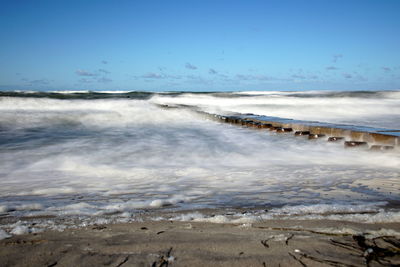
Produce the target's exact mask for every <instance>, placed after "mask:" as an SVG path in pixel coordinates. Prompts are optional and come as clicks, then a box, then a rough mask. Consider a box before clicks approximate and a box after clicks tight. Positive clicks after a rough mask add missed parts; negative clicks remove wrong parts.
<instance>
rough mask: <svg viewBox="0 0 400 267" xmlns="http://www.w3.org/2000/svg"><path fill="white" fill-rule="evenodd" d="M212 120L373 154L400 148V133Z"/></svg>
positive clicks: (271, 120) (264, 119)
mask: <svg viewBox="0 0 400 267" xmlns="http://www.w3.org/2000/svg"><path fill="white" fill-rule="evenodd" d="M209 116H212V117H213V118H215V119H217V120H219V121H221V122H226V123H231V124H237V125H243V126H247V127H254V128H259V129H268V130H270V131H275V132H277V133H292V134H294V135H295V136H305V137H307V138H308V139H321V138H324V139H326V140H327V141H329V142H342V143H343V144H344V146H345V147H366V148H369V149H371V150H392V149H395V148H396V149H398V148H399V147H400V130H389V129H380V128H372V127H364V126H353V125H342V124H331V123H321V122H312V121H301V120H292V119H285V118H277V117H268V116H258V115H253V114H240V115H239V114H238V115H232V116H223V115H218V114H209Z"/></svg>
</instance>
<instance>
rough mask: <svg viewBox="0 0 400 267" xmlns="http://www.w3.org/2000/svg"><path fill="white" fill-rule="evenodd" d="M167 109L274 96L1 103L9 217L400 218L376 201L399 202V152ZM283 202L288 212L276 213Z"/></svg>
mask: <svg viewBox="0 0 400 267" xmlns="http://www.w3.org/2000/svg"><path fill="white" fill-rule="evenodd" d="M393 94H394V93H393ZM265 95H266V97H269V95H268V94H265ZM262 97H264V96H262ZM271 97H272V95H271ZM274 97H275V98H277V101H278V102H277V103H278V104H279V102H280V101H281V102H282V103H284V102H285V101H286V102H288V103H292V104H293V101H292V100H291V98H289V96H285V95H284V94H278V96H274ZM317 100H318V99H317ZM345 100H346V99H345ZM168 101H175V103H178V102H179V103H184V104H195V105H201V106H202V107H203V108H207V109H211V108H217V107H218V108H222V109H224V112H225V111H227V110H229V109H230V108H234V109H236V108H240V105H244V106H246V105H249V106H254V105H256V104H257V103H255V102H257V101H260V103H261V102H263V101H266V100H265V99H264V98H259V96H255V98H254V99H253V98H249V99H247V98H246V97H244V98H243V99H242V97H241V96H239V99H237V98H224V97H222V96H218V97H215V96H212V95H191V94H184V95H182V96H175V97H168V96H166V95H165V96H162V97H161V96H159V97H155V98H153V99H152V100H151V101H145V100H125V99H106V100H56V99H46V98H15V97H14V98H12V97H2V98H0V126H1V127H0V129H1V131H0V138H2V139H1V140H5V141H4V142H3V143H1V144H0V148H1V149H0V213H6V214H8V215H10V216H16V217H20V216H29V217H31V218H35V216H36V217H37V216H59V217H76V218H78V219H79V220H83V219H82V218H83V217H85V216H86V217H93V218H92V220H94V218H96V219H98V217H100V219H104V220H108V219H109V218H110V217H112V218H114V217H115V220H123V221H129V220H131V219H132V220H133V219H136V217H135V216H136V214H137V213H138V212H140V211H143V210H149V211H158V210H163V209H177V210H187V209H195V210H196V209H201V208H211V209H218V208H221V207H222V208H224V207H233V208H241V207H251V208H254V207H265V208H267V209H269V210H270V212H269V213H267V214H261V215H257V217H254V218H252V217H251V216H250V215H246V216H245V215H243V216H238V217H237V218H235V219H232V218H229V217H224V215H218V214H217V215H216V216H215V217H210V218H208V217H204V218H202V217H201V216H200V215H199V218H197V219H196V218H195V219H196V220H207V221H209V222H226V221H232V220H233V221H235V220H236V221H235V222H236V223H251V221H252V220H256V219H260V218H263V219H268V218H273V217H279V216H286V217H288V218H291V217H293V218H296V219H297V218H301V217H304V218H327V216H331V217H330V218H339V219H344V220H347V219H348V220H359V221H368V220H370V221H374V220H375V221H382V222H390V221H396V222H397V221H398V220H399V219H398V214H397V213H396V212H392V213H391V211H384V210H383V211H381V210H379V209H380V207H379V208H376V207H378V206H379V205H375V206H374V207H371V206H368V205H367V204H368V203H371V202H373V203H375V202H377V201H380V200H383V201H389V200H398V199H399V197H398V190H399V188H400V182H399V181H398V175H399V170H400V157H399V155H398V153H397V152H393V153H391V152H389V153H369V152H367V151H354V150H345V149H343V147H342V146H340V145H337V144H330V143H327V142H324V141H323V140H317V141H316V142H310V141H308V140H306V139H303V138H295V137H294V136H292V135H285V134H283V135H280V134H276V133H271V132H269V131H256V130H252V129H247V128H241V127H236V126H233V125H228V124H221V123H217V122H214V121H209V120H207V119H205V118H204V117H202V116H200V115H198V114H196V113H194V112H191V111H189V110H182V109H167V110H165V109H161V108H159V107H157V106H155V105H153V103H154V102H163V103H167V102H168ZM235 101H237V102H236V103H237V107H235V105H234V103H235ZM246 101H247V102H246ZM268 101H270V100H268ZM290 101H292V102H290ZM301 101H305V102H304V103H305V104H307V103H309V102H307V101H309V100H301ZM318 101H319V100H318ZM318 101H317V102H318ZM321 101H322V100H321ZM324 101H325V100H324ZM335 101H337V100H333V102H335ZM363 101H364V100H363ZM365 101H366V100H365ZM370 101H372V102H373V101H375V100H373V99H372V100H370ZM384 101H388V100H387V99H386V100H384ZM396 101H397V100H395V101H394V102H393V103H394V104H395V103H397V102H396ZM322 102H323V101H322ZM322 102H321V103H322ZM389 102H390V101H389ZM342 104H343V103H342ZM321 105H322V104H321ZM357 105H359V104H356V106H357ZM226 107H228V109H226V110H225V108H226ZM390 107H391V104H390V105H388V106H387V108H390ZM243 110H246V107H243ZM289 110H290V108H289ZM395 110H396V109H395ZM323 112H328V111H327V110H326V111H323ZM368 112H370V111H368ZM378 113H379V110H378ZM370 114H371V112H370ZM299 204H303V205H299ZM310 204H317V205H315V206H310ZM355 204H357V205H359V206H355ZM282 205H287V206H284V207H283V208H281V209H280V210H279V209H278V210H275V209H271V208H270V207H271V206H282ZM318 205H319V206H318ZM383 205H384V204H383ZM383 205H382V206H383ZM314 210H315V211H318V212H320V213H318V212H314ZM321 211H324V214H322V213H321ZM365 212H373V213H375V214H362V213H365ZM340 213H348V214H340ZM350 213H351V214H350ZM357 213H359V214H357ZM113 216H114V217H113ZM260 216H261V217H260ZM263 216H264V217H263ZM307 216H308V217H307ZM335 216H336V217H335ZM338 216H339V217H338ZM340 216H341V217H340ZM368 218H369V219H368ZM85 223H86V224H90V222H86V221H85ZM48 225H49V226H48V227H55V226H51V224H48Z"/></svg>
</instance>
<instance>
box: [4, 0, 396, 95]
mask: <svg viewBox="0 0 400 267" xmlns="http://www.w3.org/2000/svg"><path fill="white" fill-rule="evenodd" d="M399 14H400V1H397V0H375V1H369V0H362V1H361V0H360V1H352V0H343V1H334V0H331V1H324V0H320V1H312V0H310V1H305V0H293V1H285V0H279V1H278V0H276V1H269V0H264V1H223V0H214V1H200V0H198V1H190V0H186V1H183V0H182V1H172V0H170V1H167V0H164V1H151V0H149V1H144V0H143V1H123V0H119V1H111V0H110V1H101V0H98V1H94V0H93V1H90V0H81V1H74V0H68V1H63V0H58V1H42V0H32V1H22V0H19V1H15V0H10V1H5V0H0V90H150V91H176V90H190V91H220V90H222V91H234V90H393V89H400V16H399Z"/></svg>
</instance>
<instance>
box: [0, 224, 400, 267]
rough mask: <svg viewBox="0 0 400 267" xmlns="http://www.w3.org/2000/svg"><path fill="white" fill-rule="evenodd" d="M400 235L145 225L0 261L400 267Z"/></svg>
mask: <svg viewBox="0 0 400 267" xmlns="http://www.w3.org/2000/svg"><path fill="white" fill-rule="evenodd" d="M393 234H395V235H396V236H393ZM399 234H400V225H399V224H397V223H396V224H394V223H391V224H390V223H389V224H360V223H349V222H343V221H325V220H324V221H321V220H319V221H315V220H307V221H303V220H301V221H296V220H290V221H288V220H283V221H279V220H278V221H266V222H262V223H254V224H217V223H200V222H177V221H159V222H151V221H147V222H136V223H129V224H107V225H92V226H90V227H84V228H79V229H69V230H65V231H62V232H57V231H45V232H41V233H36V234H30V235H20V236H14V237H12V238H9V239H5V240H2V241H0V247H1V249H0V260H1V263H2V264H1V265H2V266H103V265H107V266H398V265H399V264H400V254H399V250H400V243H399Z"/></svg>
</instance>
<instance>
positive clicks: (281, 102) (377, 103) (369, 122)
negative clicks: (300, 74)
mask: <svg viewBox="0 0 400 267" xmlns="http://www.w3.org/2000/svg"><path fill="white" fill-rule="evenodd" d="M299 94H301V96H302V97H299V96H298V95H299ZM330 94H332V92H327V91H309V92H301V93H300V92H276V91H269V92H238V93H235V94H233V95H242V96H241V97H230V96H229V95H228V96H226V95H222V96H221V95H220V96H218V95H211V94H207V95H197V94H190V93H187V94H183V95H180V96H174V97H171V96H163V95H158V96H154V97H153V98H152V100H151V101H153V102H154V103H159V104H169V105H174V104H175V105H176V104H180V105H193V106H198V107H201V108H202V109H203V110H205V111H208V112H211V113H217V114H220V113H230V112H238V113H244V114H246V113H253V114H256V115H265V116H273V117H281V118H290V119H298V120H309V121H310V120H311V121H320V122H330V123H346V124H354V125H361V126H370V127H383V128H390V129H400V92H380V93H379V94H376V95H375V97H370V98H368V97H358V96H357V95H356V94H354V96H350V95H348V94H347V95H346V94H345V95H344V96H341V97H330ZM304 96H305V97H304ZM307 96H308V97H307Z"/></svg>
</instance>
